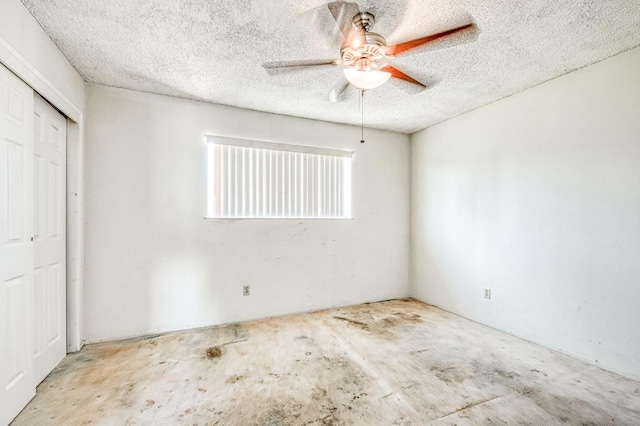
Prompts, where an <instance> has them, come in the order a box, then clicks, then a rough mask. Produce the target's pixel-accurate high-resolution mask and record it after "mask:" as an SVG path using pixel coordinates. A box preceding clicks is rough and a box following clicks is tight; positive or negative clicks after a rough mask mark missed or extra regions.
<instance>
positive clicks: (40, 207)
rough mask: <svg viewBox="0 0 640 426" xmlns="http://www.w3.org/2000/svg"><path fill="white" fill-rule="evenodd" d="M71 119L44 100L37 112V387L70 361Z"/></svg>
mask: <svg viewBox="0 0 640 426" xmlns="http://www.w3.org/2000/svg"><path fill="white" fill-rule="evenodd" d="M66 146H67V122H66V119H65V118H64V117H63V116H62V115H61V114H60V113H59V112H58V111H56V110H55V109H54V108H53V107H52V106H51V105H49V104H48V103H47V101H45V100H44V99H42V98H41V97H40V96H39V95H38V94H36V95H35V97H34V109H33V188H34V191H33V192H34V194H33V207H34V210H33V211H34V231H33V236H34V246H35V265H34V266H35V270H34V285H33V287H34V293H33V294H34V299H33V300H34V304H35V306H34V308H35V309H34V316H33V318H34V336H33V337H34V340H33V361H34V362H33V369H34V373H35V382H36V384H38V383H40V382H41V381H42V380H44V378H45V377H47V375H48V374H49V373H50V372H51V370H53V369H54V368H55V366H56V365H58V363H60V361H62V359H63V358H64V357H65V355H66V346H67V344H66V316H65V312H66V278H65V277H66V258H65V257H66V251H65V249H66V247H65V234H66V226H65V225H66V223H65V222H66V221H65V212H66V207H65V205H66V202H65V196H66V191H65V183H66Z"/></svg>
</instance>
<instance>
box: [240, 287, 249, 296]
mask: <svg viewBox="0 0 640 426" xmlns="http://www.w3.org/2000/svg"><path fill="white" fill-rule="evenodd" d="M242 295H243V296H250V295H251V286H248V285H243V286H242Z"/></svg>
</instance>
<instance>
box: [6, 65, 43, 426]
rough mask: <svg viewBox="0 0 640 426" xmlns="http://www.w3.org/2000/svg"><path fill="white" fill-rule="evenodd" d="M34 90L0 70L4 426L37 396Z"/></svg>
mask: <svg viewBox="0 0 640 426" xmlns="http://www.w3.org/2000/svg"><path fill="white" fill-rule="evenodd" d="M32 132H33V91H32V90H31V88H29V86H27V85H26V84H25V83H23V82H22V81H21V80H20V79H19V78H18V77H16V76H15V75H13V74H12V73H11V72H10V71H9V70H7V69H6V68H5V67H4V66H2V65H0V425H2V424H7V423H9V422H10V421H11V420H13V418H14V417H15V416H16V415H17V414H18V413H19V412H20V410H21V409H22V408H23V407H24V406H25V405H26V404H27V403H28V402H29V400H31V398H32V397H33V396H34V395H35V381H34V375H33V360H32V357H31V353H32V348H31V344H32V342H31V340H32V339H31V336H32V335H33V325H32V315H33V306H32V301H33V297H32V296H33V293H32V292H33V274H34V245H33V243H32V242H31V236H32V232H33V204H32V198H33V193H32V179H33V135H32Z"/></svg>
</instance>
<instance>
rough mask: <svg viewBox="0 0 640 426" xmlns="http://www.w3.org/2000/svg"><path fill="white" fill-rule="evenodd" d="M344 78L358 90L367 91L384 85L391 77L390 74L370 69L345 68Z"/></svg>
mask: <svg viewBox="0 0 640 426" xmlns="http://www.w3.org/2000/svg"><path fill="white" fill-rule="evenodd" d="M344 76H345V77H346V78H347V80H348V81H349V83H351V84H353V85H354V86H356V87H357V88H358V89H362V90H369V89H375V88H376V87H380V86H382V85H383V84H385V83H386V82H387V80H389V78H390V77H391V73H390V72H386V71H379V70H372V69H369V70H360V69H358V68H345V69H344Z"/></svg>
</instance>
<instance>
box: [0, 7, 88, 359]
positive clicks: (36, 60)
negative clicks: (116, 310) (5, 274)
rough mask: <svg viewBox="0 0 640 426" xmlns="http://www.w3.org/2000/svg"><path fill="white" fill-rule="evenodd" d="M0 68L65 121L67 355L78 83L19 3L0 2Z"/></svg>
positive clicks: (75, 290)
mask: <svg viewBox="0 0 640 426" xmlns="http://www.w3.org/2000/svg"><path fill="white" fill-rule="evenodd" d="M0 1H1V4H0V63H1V64H3V65H4V66H6V67H7V68H8V69H9V70H11V71H12V72H13V73H14V74H16V75H17V76H18V77H20V78H21V79H22V80H23V81H25V82H26V83H27V84H28V85H29V86H31V87H32V88H33V89H34V90H35V91H37V92H38V93H40V94H41V95H42V96H43V97H44V98H45V99H47V101H49V102H50V103H51V104H52V105H54V106H55V107H56V108H58V109H59V110H60V111H62V112H63V113H64V114H65V115H66V116H67V117H68V118H69V120H68V121H67V349H68V350H69V351H77V350H80V348H81V347H82V322H83V319H82V289H83V271H84V264H83V261H84V247H83V244H84V233H83V223H84V217H83V214H84V213H83V202H84V200H83V185H82V183H83V179H84V177H83V163H84V161H83V136H84V131H83V125H84V119H83V111H84V99H85V87H84V81H83V80H82V77H80V75H79V74H78V73H77V72H76V70H75V69H74V68H73V67H72V66H71V64H70V63H69V61H67V59H66V58H65V57H64V55H63V54H62V53H61V52H60V51H59V50H58V48H57V47H56V46H55V44H54V43H53V42H52V41H51V39H50V38H49V36H48V35H47V34H46V33H45V32H44V30H43V29H42V28H41V27H40V25H39V24H38V22H37V21H36V20H35V19H34V18H33V17H32V16H31V14H30V13H29V11H28V10H27V9H26V8H25V7H24V6H23V5H22V3H21V2H20V1H19V0H0Z"/></svg>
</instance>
